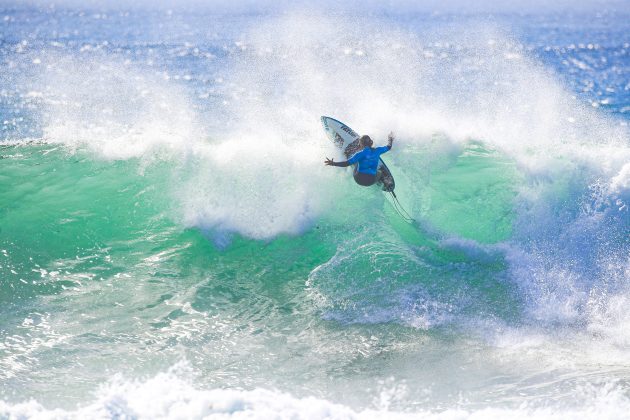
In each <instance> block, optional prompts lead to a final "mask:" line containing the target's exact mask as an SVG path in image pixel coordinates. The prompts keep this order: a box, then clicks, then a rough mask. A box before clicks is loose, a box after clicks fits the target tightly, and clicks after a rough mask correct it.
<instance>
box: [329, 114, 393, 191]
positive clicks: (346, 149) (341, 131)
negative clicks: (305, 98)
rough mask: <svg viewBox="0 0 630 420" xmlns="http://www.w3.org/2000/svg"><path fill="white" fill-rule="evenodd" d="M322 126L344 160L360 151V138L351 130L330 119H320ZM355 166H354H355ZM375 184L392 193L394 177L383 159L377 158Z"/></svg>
mask: <svg viewBox="0 0 630 420" xmlns="http://www.w3.org/2000/svg"><path fill="white" fill-rule="evenodd" d="M321 121H322V126H323V127H324V131H325V132H326V135H327V136H328V138H329V139H330V140H331V141H332V142H333V143H335V145H336V146H337V147H338V148H339V149H341V150H342V151H343V154H344V155H345V157H346V159H350V157H352V155H354V154H355V153H356V152H358V151H359V150H360V149H361V146H360V145H359V138H360V137H361V136H360V135H359V134H357V132H356V131H354V130H353V129H352V128H350V127H349V126H347V125H346V124H344V123H342V122H341V121H339V120H336V119H334V118H331V117H326V116H322V117H321ZM355 166H356V165H355ZM376 171H377V172H376V183H377V185H379V186H380V187H381V188H382V189H383V191H388V192H389V191H394V188H395V187H396V182H395V181H394V176H393V175H392V172H391V171H390V170H389V168H388V167H387V165H385V162H383V159H380V158H379V163H378V168H377V170H376Z"/></svg>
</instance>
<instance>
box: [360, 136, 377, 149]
mask: <svg viewBox="0 0 630 420" xmlns="http://www.w3.org/2000/svg"><path fill="white" fill-rule="evenodd" d="M359 141H360V142H361V144H362V145H363V146H367V147H372V145H373V144H374V142H373V141H372V139H371V138H370V136H361V138H360V139H359Z"/></svg>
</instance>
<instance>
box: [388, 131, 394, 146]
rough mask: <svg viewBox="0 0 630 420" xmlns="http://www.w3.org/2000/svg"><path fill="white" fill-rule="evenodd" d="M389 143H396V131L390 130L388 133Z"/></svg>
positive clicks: (390, 144)
mask: <svg viewBox="0 0 630 420" xmlns="http://www.w3.org/2000/svg"><path fill="white" fill-rule="evenodd" d="M387 143H388V144H389V147H391V146H392V144H393V143H394V132H393V131H390V132H389V134H388V135H387Z"/></svg>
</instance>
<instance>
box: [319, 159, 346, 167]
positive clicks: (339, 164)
mask: <svg viewBox="0 0 630 420" xmlns="http://www.w3.org/2000/svg"><path fill="white" fill-rule="evenodd" d="M324 163H325V164H326V165H328V166H341V167H346V166H350V165H351V164H350V163H348V161H347V160H346V161H344V162H335V161H334V160H333V159H328V158H326V160H325V161H324Z"/></svg>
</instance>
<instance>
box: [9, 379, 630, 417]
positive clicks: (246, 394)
mask: <svg viewBox="0 0 630 420" xmlns="http://www.w3.org/2000/svg"><path fill="white" fill-rule="evenodd" d="M178 371H181V367H179V368H175V369H172V370H171V371H169V372H167V373H162V374H158V375H157V376H155V377H153V378H151V379H149V380H146V381H129V380H124V379H123V378H122V377H120V376H118V377H115V378H114V379H112V380H111V381H110V382H109V383H108V384H107V385H105V386H103V387H102V388H101V389H100V391H99V392H98V393H97V395H96V399H95V400H94V401H92V402H90V403H87V404H82V405H80V406H79V407H78V408H76V409H75V410H63V409H59V408H46V407H44V405H42V404H41V403H39V402H37V401H35V400H30V401H26V402H21V403H9V402H6V401H0V417H3V418H10V419H23V418H24V419H25V418H29V419H50V420H52V419H60V420H61V419H75V418H90V419H114V418H135V419H271V418H273V419H308V420H318V419H330V420H333V419H382V418H388V419H442V420H446V419H448V420H452V419H458V420H459V419H462V420H463V419H505V418H515V419H573V418H577V417H579V418H585V419H621V418H624V417H625V416H626V415H627V413H628V412H629V411H630V398H629V397H628V395H627V393H626V392H625V390H624V388H623V386H622V385H620V384H616V383H599V384H590V383H585V384H583V385H578V386H576V388H575V389H574V400H575V401H574V403H575V404H574V405H573V406H571V407H568V406H565V405H563V404H562V403H555V404H554V403H551V402H548V401H547V402H546V403H542V404H540V405H537V404H536V403H533V402H532V403H522V404H520V405H519V406H516V407H491V406H481V407H477V408H467V407H466V403H465V402H462V403H461V406H455V407H452V408H447V409H444V408H441V409H437V408H436V409H431V408H425V409H419V410H415V411H410V412H396V411H388V410H387V407H388V406H389V402H390V401H391V400H392V399H396V398H399V397H404V394H405V392H406V388H405V387H404V386H402V387H401V386H395V384H394V386H392V387H390V388H389V389H386V390H384V391H383V395H382V396H381V398H380V399H379V400H378V403H377V405H379V406H380V407H381V408H380V409H378V408H366V409H358V410H357V409H353V408H350V407H348V406H344V405H342V404H338V403H334V402H331V401H327V400H324V399H319V398H314V397H295V396H292V395H290V394H287V393H284V392H279V391H274V390H268V389H254V390H249V391H245V390H236V389H210V390H204V389H199V388H197V387H195V386H193V385H192V384H191V382H190V381H189V380H186V379H183V378H182V377H181V375H182V374H181V373H179V372H178ZM184 376H186V375H184ZM390 385H391V384H390Z"/></svg>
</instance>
